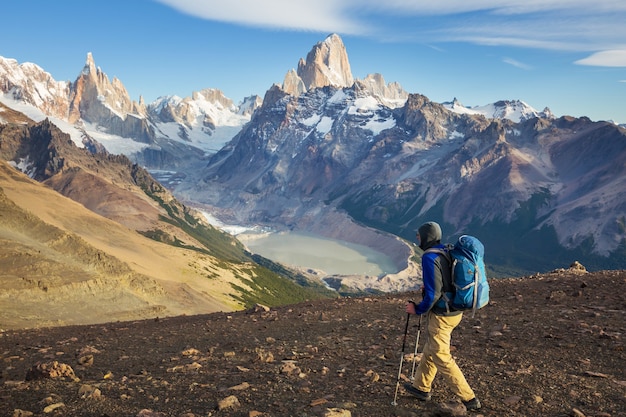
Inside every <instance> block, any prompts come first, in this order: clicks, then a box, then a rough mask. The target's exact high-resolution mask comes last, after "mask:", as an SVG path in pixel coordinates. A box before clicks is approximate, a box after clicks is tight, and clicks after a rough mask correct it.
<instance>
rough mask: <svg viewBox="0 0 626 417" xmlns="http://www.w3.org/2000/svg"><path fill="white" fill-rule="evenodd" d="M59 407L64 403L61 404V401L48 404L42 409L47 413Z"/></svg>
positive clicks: (63, 405)
mask: <svg viewBox="0 0 626 417" xmlns="http://www.w3.org/2000/svg"><path fill="white" fill-rule="evenodd" d="M61 407H65V404H63V403H55V404H50V405H49V406H47V407H46V408H44V409H43V412H44V413H45V414H48V413H51V412H53V411H54V410H56V409H57V408H61Z"/></svg>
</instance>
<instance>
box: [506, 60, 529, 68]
mask: <svg viewBox="0 0 626 417" xmlns="http://www.w3.org/2000/svg"><path fill="white" fill-rule="evenodd" d="M502 62H504V63H505V64H509V65H512V66H514V67H516V68H520V69H523V70H531V69H532V67H531V66H530V65H527V64H524V63H523V62H520V61H518V60H516V59H513V58H504V59H503V60H502Z"/></svg>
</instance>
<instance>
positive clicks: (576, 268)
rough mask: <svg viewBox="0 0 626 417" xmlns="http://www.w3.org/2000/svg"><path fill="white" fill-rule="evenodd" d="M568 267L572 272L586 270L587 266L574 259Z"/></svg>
mask: <svg viewBox="0 0 626 417" xmlns="http://www.w3.org/2000/svg"><path fill="white" fill-rule="evenodd" d="M569 269H570V270H571V271H572V272H587V268H585V267H584V266H583V264H581V263H580V262H578V261H574V262H573V263H572V264H571V265H570V266H569Z"/></svg>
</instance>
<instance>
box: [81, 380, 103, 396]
mask: <svg viewBox="0 0 626 417" xmlns="http://www.w3.org/2000/svg"><path fill="white" fill-rule="evenodd" d="M78 395H80V398H83V399H89V400H99V399H101V398H102V392H101V391H100V390H99V389H98V388H96V387H94V386H92V385H87V384H85V385H82V386H81V387H80V388H79V389H78Z"/></svg>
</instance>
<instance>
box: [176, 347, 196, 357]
mask: <svg viewBox="0 0 626 417" xmlns="http://www.w3.org/2000/svg"><path fill="white" fill-rule="evenodd" d="M180 354H181V355H183V356H199V355H200V351H199V350H198V349H194V348H189V349H185V350H183V351H182V352H181V353H180Z"/></svg>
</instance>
